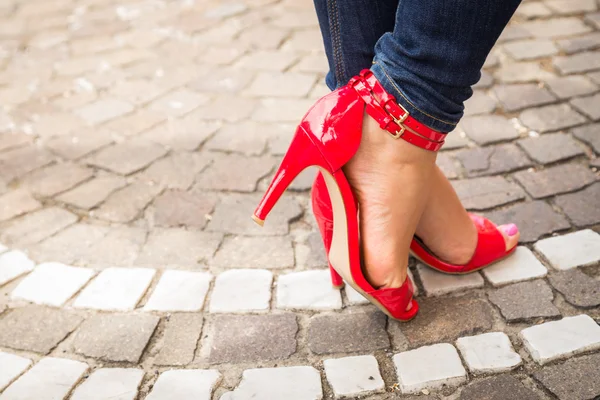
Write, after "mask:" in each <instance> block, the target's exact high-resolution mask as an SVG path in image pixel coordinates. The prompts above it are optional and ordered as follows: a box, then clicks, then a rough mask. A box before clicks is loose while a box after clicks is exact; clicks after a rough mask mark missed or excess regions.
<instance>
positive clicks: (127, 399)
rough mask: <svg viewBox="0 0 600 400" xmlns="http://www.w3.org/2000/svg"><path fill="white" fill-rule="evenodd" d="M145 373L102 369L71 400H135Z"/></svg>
mask: <svg viewBox="0 0 600 400" xmlns="http://www.w3.org/2000/svg"><path fill="white" fill-rule="evenodd" d="M143 377H144V371H142V370H141V369H137V368H101V369H97V370H96V371H94V373H93V374H91V375H90V377H89V378H87V379H86V380H85V381H84V382H83V383H82V384H81V385H79V387H77V389H76V390H75V393H73V396H72V397H71V400H106V399H110V400H134V399H135V398H136V396H137V393H138V387H139V386H140V383H141V382H142V378H143Z"/></svg>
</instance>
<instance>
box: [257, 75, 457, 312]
mask: <svg viewBox="0 0 600 400" xmlns="http://www.w3.org/2000/svg"><path fill="white" fill-rule="evenodd" d="M365 110H366V112H367V114H368V115H370V116H371V117H373V118H374V119H375V120H376V121H377V122H379V125H380V126H381V128H383V129H385V130H387V131H388V132H389V133H390V134H391V135H392V137H393V138H395V139H398V138H402V139H403V140H406V141H407V142H409V143H411V144H413V145H415V146H418V147H421V148H424V149H426V150H431V151H437V150H438V149H439V148H440V147H442V145H443V144H444V138H445V134H443V133H440V132H436V131H434V130H432V129H430V128H428V127H426V126H424V125H422V124H420V123H419V122H418V121H416V120H415V119H413V118H412V117H410V115H409V114H408V112H407V111H406V110H405V109H404V108H402V107H401V106H400V105H399V104H398V103H396V101H395V99H394V98H393V97H392V96H390V95H389V94H388V93H387V92H385V90H384V89H383V87H382V86H381V84H380V83H379V82H378V81H377V79H376V78H375V76H374V75H373V74H372V73H371V71H369V70H364V71H363V72H361V74H360V75H359V76H356V77H354V78H352V79H351V81H350V83H349V84H348V85H346V86H344V87H342V88H340V89H338V90H336V91H334V92H332V93H330V94H328V95H327V96H325V97H323V98H321V99H320V100H319V101H317V103H316V104H315V105H314V106H313V107H312V108H311V109H310V110H309V111H308V113H307V114H306V115H305V116H304V118H303V119H302V121H301V122H300V125H299V126H298V128H297V130H296V134H295V136H294V139H293V140H292V143H291V145H290V148H289V149H288V151H287V153H286V155H285V157H284V158H283V161H282V162H281V165H280V167H279V169H278V170H277V173H276V174H275V177H274V178H273V181H272V182H271V184H270V185H269V188H268V189H267V192H266V193H265V195H264V197H263V198H262V200H261V201H260V203H259V205H258V207H257V208H256V211H255V212H254V216H253V218H254V220H255V221H256V222H257V223H259V224H261V225H262V224H263V222H264V220H265V218H266V217H267V215H268V214H269V212H270V211H271V209H272V208H273V206H274V205H275V203H276V202H277V200H279V198H280V197H281V195H282V194H283V192H284V191H285V189H286V188H287V187H288V186H289V185H290V183H291V182H292V181H293V179H294V178H295V177H296V176H297V175H298V174H299V173H300V172H301V171H302V170H304V169H305V168H307V167H309V166H313V165H314V166H317V167H318V168H319V170H320V172H321V175H322V177H323V180H324V184H325V187H326V188H327V192H328V194H329V198H330V200H331V205H332V207H331V210H332V218H331V222H328V221H326V220H325V219H323V218H320V217H319V215H318V214H317V213H316V214H315V217H317V223H318V225H319V229H320V230H321V232H322V233H324V232H327V231H331V232H332V233H331V235H325V234H323V239H324V244H325V248H326V249H327V253H328V259H329V264H330V266H331V271H332V272H331V276H332V281H333V284H334V286H335V285H336V283H343V281H345V282H346V283H347V284H349V285H350V286H352V287H353V288H354V289H355V290H356V291H357V292H359V293H361V294H362V295H363V296H364V297H366V298H367V299H368V300H369V301H371V302H372V303H373V304H374V305H376V306H377V307H379V308H380V309H381V310H382V311H383V312H385V313H386V314H387V315H389V316H390V317H392V318H395V319H398V320H401V321H408V320H410V319H412V318H413V317H414V316H415V315H416V314H417V312H418V310H419V305H418V304H417V302H416V301H415V300H414V299H413V292H414V290H413V284H412V282H411V280H410V278H407V279H406V280H405V281H404V283H403V284H402V286H401V287H399V288H384V289H376V288H374V287H373V286H372V285H371V284H370V283H369V282H368V281H367V279H366V278H365V276H364V274H363V272H362V265H361V262H360V260H361V258H360V239H359V229H358V208H357V203H356V200H355V198H354V194H353V192H352V188H351V187H350V184H349V183H348V180H347V179H346V176H345V175H344V172H343V171H342V167H343V166H344V165H345V164H346V163H347V162H348V161H349V160H350V159H351V158H352V157H353V156H354V154H355V153H356V151H357V150H358V146H359V145H360V139H361V135H362V120H363V113H364V111H365ZM342 277H343V280H342Z"/></svg>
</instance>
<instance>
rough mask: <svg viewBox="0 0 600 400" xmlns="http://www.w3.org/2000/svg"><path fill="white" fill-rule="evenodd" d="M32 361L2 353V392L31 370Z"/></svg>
mask: <svg viewBox="0 0 600 400" xmlns="http://www.w3.org/2000/svg"><path fill="white" fill-rule="evenodd" d="M30 365H31V360H30V359H28V358H25V357H20V356H16V355H14V354H10V353H3V352H1V351H0V392H1V391H2V389H4V388H5V387H7V386H8V385H9V384H10V383H11V382H12V381H14V380H15V379H17V378H18V377H19V376H21V374H22V373H23V372H25V371H26V370H27V368H29V366H30Z"/></svg>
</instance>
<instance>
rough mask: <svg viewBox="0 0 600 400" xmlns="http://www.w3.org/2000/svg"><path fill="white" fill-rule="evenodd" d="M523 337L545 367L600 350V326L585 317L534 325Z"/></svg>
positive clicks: (524, 342)
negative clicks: (587, 352) (562, 359)
mask: <svg viewBox="0 0 600 400" xmlns="http://www.w3.org/2000/svg"><path fill="white" fill-rule="evenodd" d="M520 335H521V338H522V339H523V344H525V347H527V350H529V353H530V354H531V357H533V359H534V360H535V361H537V362H538V363H539V364H542V365H543V364H546V363H547V362H550V361H553V360H557V359H560V358H565V357H568V356H570V355H573V354H579V353H582V352H584V351H591V350H596V349H600V326H598V324H596V322H595V321H594V320H593V319H592V318H590V317H589V316H587V315H585V314H581V315H577V316H575V317H566V318H563V319H561V320H560V321H551V322H546V323H543V324H540V325H536V326H532V327H529V328H526V329H523V330H522V331H521V334H520Z"/></svg>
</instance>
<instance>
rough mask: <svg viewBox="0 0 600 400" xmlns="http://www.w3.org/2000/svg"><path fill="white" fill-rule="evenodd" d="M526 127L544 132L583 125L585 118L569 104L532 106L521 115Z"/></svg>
mask: <svg viewBox="0 0 600 400" xmlns="http://www.w3.org/2000/svg"><path fill="white" fill-rule="evenodd" d="M519 120H520V121H521V122H522V123H523V125H525V126H526V127H528V128H530V129H533V130H535V131H538V132H541V133H544V132H550V131H558V130H561V129H565V128H570V127H572V126H576V125H581V124H583V123H584V122H585V118H584V117H583V116H581V115H580V114H578V113H577V112H575V111H574V110H573V109H572V108H571V107H569V106H568V105H567V104H559V105H552V106H545V107H538V108H530V109H528V110H525V111H523V112H522V113H521V114H520V115H519Z"/></svg>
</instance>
